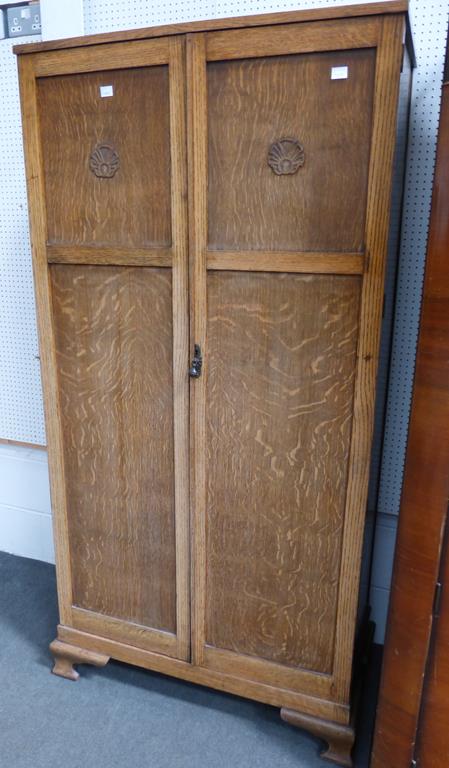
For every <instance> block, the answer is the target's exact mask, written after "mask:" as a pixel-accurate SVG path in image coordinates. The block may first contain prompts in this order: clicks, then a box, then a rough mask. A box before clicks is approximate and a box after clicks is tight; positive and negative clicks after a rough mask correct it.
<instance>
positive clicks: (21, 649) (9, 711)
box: [0, 553, 379, 768]
mask: <svg viewBox="0 0 449 768" xmlns="http://www.w3.org/2000/svg"><path fill="white" fill-rule="evenodd" d="M56 623H57V607H56V588H55V574H54V568H53V567H52V566H50V565H47V564H45V563H40V562H38V561H35V560H27V559H24V558H20V557H14V556H12V555H7V554H4V553H0V766H1V768H128V767H129V768H131V767H132V768H231V767H232V768H234V767H235V768H237V767H238V768H246V766H248V767H249V766H251V768H324V766H326V765H327V766H329V765H330V763H328V762H326V761H323V760H321V759H320V758H319V757H318V752H319V746H320V743H319V742H318V741H317V740H316V739H314V738H312V737H311V736H309V735H307V734H305V733H303V732H301V731H299V730H297V729H295V728H293V727H291V726H289V725H287V724H285V723H283V722H282V721H281V720H280V718H279V713H278V710H276V709H273V708H272V707H268V706H265V705H262V704H256V703H254V702H250V701H246V700H244V699H240V698H237V697H234V696H230V695H227V694H223V693H218V692H216V691H212V690H208V689H205V688H202V687H198V686H194V685H190V684H189V683H185V682H182V681H179V680H174V679H172V678H169V677H164V676H162V675H159V674H155V673H151V672H147V671H145V670H142V669H137V668H134V667H131V666H127V665H125V664H120V663H118V662H110V663H109V664H108V665H107V666H106V667H105V668H104V669H95V668H93V667H88V666H82V667H80V671H81V677H80V679H79V680H78V682H76V683H74V682H71V681H68V680H64V679H62V678H59V677H56V676H55V675H51V674H50V665H51V659H50V654H49V652H48V650H47V649H48V643H49V642H50V641H51V640H52V639H53V638H54V636H55V627H56ZM378 670H379V652H378V649H377V652H376V650H375V652H374V653H373V655H372V663H371V667H370V671H369V676H368V677H369V680H368V683H367V685H366V690H365V696H364V704H363V706H362V709H361V714H360V725H359V733H360V737H359V739H358V744H357V745H356V760H355V765H356V768H367V766H368V754H369V746H370V739H371V731H372V720H373V712H374V706H375V703H374V702H375V696H376V685H377V678H378Z"/></svg>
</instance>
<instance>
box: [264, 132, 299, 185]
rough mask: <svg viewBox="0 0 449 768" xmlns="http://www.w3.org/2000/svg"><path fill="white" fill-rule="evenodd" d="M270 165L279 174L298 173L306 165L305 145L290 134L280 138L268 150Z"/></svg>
mask: <svg viewBox="0 0 449 768" xmlns="http://www.w3.org/2000/svg"><path fill="white" fill-rule="evenodd" d="M268 165H269V166H270V168H271V170H272V171H274V173H275V174H276V175H277V176H283V175H284V174H289V173H296V171H297V170H298V168H301V166H302V165H304V147H303V146H302V144H300V143H299V141H298V140H297V139H291V138H289V137H288V136H285V137H284V138H282V139H278V140H277V141H275V142H273V144H272V145H271V147H270V149H269V150H268Z"/></svg>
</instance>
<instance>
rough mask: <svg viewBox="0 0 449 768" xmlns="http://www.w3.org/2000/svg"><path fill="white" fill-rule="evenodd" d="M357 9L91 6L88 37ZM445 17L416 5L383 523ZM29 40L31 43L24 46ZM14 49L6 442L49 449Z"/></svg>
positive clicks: (2, 369)
mask: <svg viewBox="0 0 449 768" xmlns="http://www.w3.org/2000/svg"><path fill="white" fill-rule="evenodd" d="M356 1H357V0H334V2H332V1H330V0H292V1H288V0H278V1H277V2H276V1H275V0H263V1H262V0H239V1H238V2H237V0H216V1H215V2H214V1H213V0H173V1H172V2H163V1H162V0H158V2H152V3H149V2H148V0H85V3H84V16H85V19H84V21H85V32H86V34H93V33H96V32H107V31H112V30H118V29H130V28H133V27H143V26H152V25H157V24H169V23H174V22H182V21H191V20H196V19H205V18H219V17H226V16H238V15H244V14H247V15H249V14H253V13H254V14H255V13H264V12H275V11H287V10H292V9H300V8H312V7H325V6H334V5H349V4H355V2H356ZM448 10H449V9H448V3H447V0H434V1H433V2H432V0H411V17H412V29H413V38H414V43H415V48H416V54H417V60H418V66H417V69H416V70H415V72H414V84H413V92H412V111H411V123H410V143H409V152H408V165H407V175H406V189H405V200H404V215H403V233H402V246H401V259H400V265H399V274H398V285H397V303H396V312H395V319H394V339H393V348H392V362H391V368H390V376H389V383H388V404H387V417H386V431H385V440H384V447H383V456H382V459H381V465H382V471H381V483H380V498H379V507H380V511H382V512H384V513H386V514H396V513H397V511H398V508H399V497H400V491H401V483H402V474H403V463H404V455H405V445H406V438H407V428H408V417H409V409H410V399H411V389H412V381H413V371H414V364H415V349H416V340H417V332H418V324H419V308H420V301H421V291H422V281H423V272H424V261H425V253H426V240H427V230H428V220H429V211H430V201H431V190H432V177H433V168H434V159H435V148H436V135H437V125H438V115H439V104H440V90H441V81H442V73H443V62H444V52H445V39H446V31H447V17H448ZM35 39H36V38H33V40H35ZM27 40H28V41H29V40H30V38H27V39H25V40H24V42H26V41H27ZM15 42H22V40H16V41H15ZM11 47H12V45H11V41H9V40H2V41H0V100H1V110H0V267H1V271H0V437H3V438H9V439H12V440H18V441H25V442H32V443H45V434H44V425H43V415H42V398H41V386H40V376H39V365H38V360H37V357H36V356H37V354H38V350H37V338H36V325H35V310H34V300H33V291H32V275H31V260H30V250H29V240H28V221H27V206H26V189H25V175H24V168H23V155H22V144H21V132H20V109H19V98H18V87H17V75H16V63H15V59H14V56H13V55H12V54H11ZM379 447H380V446H378V453H379V454H380V453H381V452H380V450H379ZM379 460H380V459H379Z"/></svg>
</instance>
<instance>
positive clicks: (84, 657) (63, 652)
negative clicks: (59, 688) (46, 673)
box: [50, 640, 109, 680]
mask: <svg viewBox="0 0 449 768" xmlns="http://www.w3.org/2000/svg"><path fill="white" fill-rule="evenodd" d="M50 651H51V653H52V654H53V656H54V659H55V664H54V667H53V669H52V672H53V674H54V675H59V676H60V677H65V678H66V679H67V680H78V678H79V673H78V672H77V671H76V669H75V665H77V664H92V665H93V666H94V667H104V666H105V665H106V664H107V663H108V661H109V656H105V655H104V654H102V653H95V652H93V651H89V650H87V649H86V648H79V647H77V646H75V645H70V644H69V643H63V642H61V640H53V642H52V643H50Z"/></svg>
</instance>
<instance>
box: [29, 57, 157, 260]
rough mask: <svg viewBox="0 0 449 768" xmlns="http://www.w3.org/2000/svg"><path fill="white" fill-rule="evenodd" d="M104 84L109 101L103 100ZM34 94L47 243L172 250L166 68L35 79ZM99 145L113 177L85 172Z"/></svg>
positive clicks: (88, 170)
mask: <svg viewBox="0 0 449 768" xmlns="http://www.w3.org/2000/svg"><path fill="white" fill-rule="evenodd" d="M98 68H99V69H100V68H101V58H100V59H98ZM102 85H112V86H113V91H114V95H113V96H112V97H109V98H101V96H100V93H99V89H100V86H102ZM38 93H39V114H40V123H41V136H42V149H43V160H44V171H45V190H46V204H47V227H48V235H47V237H48V242H49V243H50V244H79V245H84V246H97V247H100V248H101V246H116V247H120V246H124V247H131V246H133V247H137V248H146V247H151V246H168V245H170V244H171V226H170V219H171V213H170V210H171V209H170V141H169V136H170V118H169V73H168V67H167V66H157V67H144V68H141V69H123V70H113V71H108V72H91V73H87V74H75V75H65V76H59V77H47V78H41V79H39V80H38ZM104 143H106V144H109V145H111V146H112V147H113V148H114V150H115V151H116V153H117V155H118V158H119V163H120V164H119V168H118V170H117V171H116V173H115V174H114V176H113V177H112V178H98V177H97V176H96V175H95V174H94V173H93V172H92V170H91V169H90V166H89V161H90V156H91V153H92V151H93V150H94V149H95V147H97V146H98V145H101V144H104Z"/></svg>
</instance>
